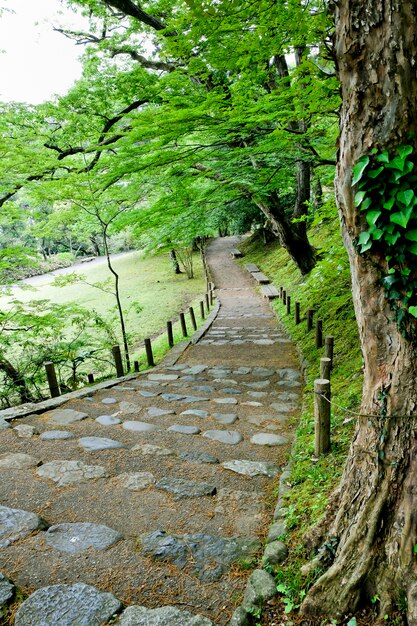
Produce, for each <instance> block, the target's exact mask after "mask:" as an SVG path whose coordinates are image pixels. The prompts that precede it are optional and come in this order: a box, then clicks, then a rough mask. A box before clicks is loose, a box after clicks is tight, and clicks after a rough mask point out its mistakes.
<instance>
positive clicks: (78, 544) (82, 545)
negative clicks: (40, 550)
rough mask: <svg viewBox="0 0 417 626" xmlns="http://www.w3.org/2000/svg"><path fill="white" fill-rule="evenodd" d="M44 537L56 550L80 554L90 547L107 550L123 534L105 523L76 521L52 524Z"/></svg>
mask: <svg viewBox="0 0 417 626" xmlns="http://www.w3.org/2000/svg"><path fill="white" fill-rule="evenodd" d="M44 538H45V541H46V543H47V544H48V545H49V546H51V547H52V548H55V550H59V551H60V552H68V553H69V554H78V553H79V552H84V550H88V549H89V548H94V550H106V549H107V548H109V547H110V546H112V545H113V544H114V543H116V541H119V540H120V539H122V535H121V534H120V533H118V532H117V531H116V530H113V529H112V528H109V527H108V526H104V525H103V524H91V523H89V522H84V523H82V522H76V523H73V524H56V525H55V526H51V527H50V528H49V529H48V530H47V532H46V533H45V535H44Z"/></svg>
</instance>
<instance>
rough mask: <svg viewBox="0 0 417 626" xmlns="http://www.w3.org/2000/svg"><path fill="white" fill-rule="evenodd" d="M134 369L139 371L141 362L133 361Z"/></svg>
mask: <svg viewBox="0 0 417 626" xmlns="http://www.w3.org/2000/svg"><path fill="white" fill-rule="evenodd" d="M133 369H134V370H135V372H138V371H139V361H133Z"/></svg>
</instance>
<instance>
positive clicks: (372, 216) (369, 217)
mask: <svg viewBox="0 0 417 626" xmlns="http://www.w3.org/2000/svg"><path fill="white" fill-rule="evenodd" d="M380 215H382V211H368V213H367V214H366V221H367V222H368V224H369V226H372V225H373V224H375V223H376V221H377V219H378V217H379V216H380Z"/></svg>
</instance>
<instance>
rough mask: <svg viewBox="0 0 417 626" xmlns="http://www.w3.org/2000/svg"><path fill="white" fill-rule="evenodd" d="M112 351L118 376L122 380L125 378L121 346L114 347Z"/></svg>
mask: <svg viewBox="0 0 417 626" xmlns="http://www.w3.org/2000/svg"><path fill="white" fill-rule="evenodd" d="M111 351H112V354H113V359H114V364H115V366H116V376H117V378H120V377H121V376H124V371H123V363H122V354H121V352H120V346H113V347H112V349H111Z"/></svg>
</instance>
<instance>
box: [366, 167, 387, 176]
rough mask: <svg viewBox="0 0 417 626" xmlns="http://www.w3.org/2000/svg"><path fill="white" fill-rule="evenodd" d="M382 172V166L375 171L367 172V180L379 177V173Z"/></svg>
mask: <svg viewBox="0 0 417 626" xmlns="http://www.w3.org/2000/svg"><path fill="white" fill-rule="evenodd" d="M383 171H384V168H383V166H382V165H381V167H378V169H377V170H370V171H369V172H368V178H376V177H377V176H379V175H380V173H381V172H383Z"/></svg>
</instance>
